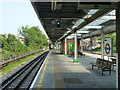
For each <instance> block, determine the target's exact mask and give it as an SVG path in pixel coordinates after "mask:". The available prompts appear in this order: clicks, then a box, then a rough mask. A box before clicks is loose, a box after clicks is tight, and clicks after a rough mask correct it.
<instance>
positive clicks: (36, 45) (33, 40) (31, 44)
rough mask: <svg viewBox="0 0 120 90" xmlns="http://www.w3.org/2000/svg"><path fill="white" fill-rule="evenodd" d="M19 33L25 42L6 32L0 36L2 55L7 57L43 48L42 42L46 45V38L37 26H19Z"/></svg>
mask: <svg viewBox="0 0 120 90" xmlns="http://www.w3.org/2000/svg"><path fill="white" fill-rule="evenodd" d="M18 31H19V33H20V34H21V35H22V36H23V37H24V41H25V44H23V43H21V42H20V41H19V40H18V39H17V38H16V36H15V35H12V34H8V35H7V36H6V35H1V36H0V44H1V47H2V56H1V57H0V58H7V57H10V56H14V55H19V54H23V53H27V52H30V51H35V50H38V49H42V48H43V44H44V45H46V46H47V44H48V42H47V38H46V36H45V35H44V34H43V33H42V31H40V29H39V28H38V27H31V28H29V26H26V27H23V26H22V27H21V28H19V30H18Z"/></svg>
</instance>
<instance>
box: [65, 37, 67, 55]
mask: <svg viewBox="0 0 120 90" xmlns="http://www.w3.org/2000/svg"><path fill="white" fill-rule="evenodd" d="M65 56H67V38H65Z"/></svg>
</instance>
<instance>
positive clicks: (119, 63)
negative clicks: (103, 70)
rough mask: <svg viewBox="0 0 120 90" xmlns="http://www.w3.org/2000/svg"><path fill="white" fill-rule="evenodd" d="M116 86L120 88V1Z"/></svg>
mask: <svg viewBox="0 0 120 90" xmlns="http://www.w3.org/2000/svg"><path fill="white" fill-rule="evenodd" d="M116 57H117V60H116V88H120V1H119V2H118V9H116Z"/></svg>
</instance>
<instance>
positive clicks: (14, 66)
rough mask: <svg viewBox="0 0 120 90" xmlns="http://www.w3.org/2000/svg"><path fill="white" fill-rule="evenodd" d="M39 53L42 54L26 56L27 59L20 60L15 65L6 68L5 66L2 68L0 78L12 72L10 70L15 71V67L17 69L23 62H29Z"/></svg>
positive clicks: (11, 64)
mask: <svg viewBox="0 0 120 90" xmlns="http://www.w3.org/2000/svg"><path fill="white" fill-rule="evenodd" d="M41 53H42V52H40V53H37V54H34V55H31V56H28V57H26V58H23V59H20V60H19V61H16V62H15V63H10V64H8V65H7V66H5V67H3V68H2V74H1V75H0V76H2V75H4V74H6V73H8V72H10V71H12V70H13V69H15V68H16V67H18V66H20V65H21V64H23V63H24V62H26V61H29V60H30V59H32V58H34V57H35V56H36V55H39V54H41Z"/></svg>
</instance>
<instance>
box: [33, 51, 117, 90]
mask: <svg viewBox="0 0 120 90" xmlns="http://www.w3.org/2000/svg"><path fill="white" fill-rule="evenodd" d="M85 54H86V56H85V57H78V60H79V63H73V57H70V56H64V55H61V54H60V53H59V52H58V51H56V50H52V51H51V52H50V53H49V55H48V58H47V59H46V61H45V62H44V64H43V66H42V68H41V69H40V71H39V73H38V75H37V76H36V78H35V80H34V82H33V83H32V86H31V88H37V89H42V88H116V71H112V75H111V76H110V75H109V72H104V76H102V72H101V70H98V69H97V68H94V70H92V68H91V64H90V62H95V61H96V58H98V57H99V56H100V55H95V54H88V53H85Z"/></svg>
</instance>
